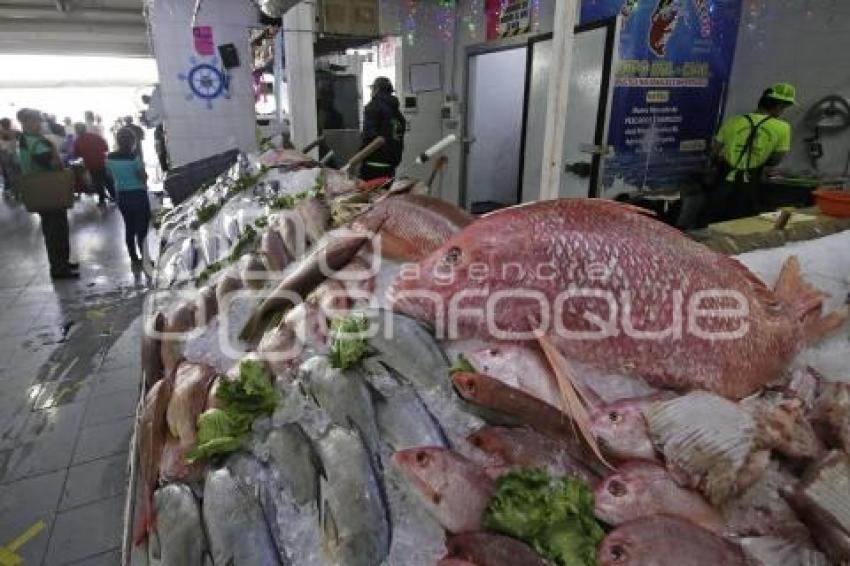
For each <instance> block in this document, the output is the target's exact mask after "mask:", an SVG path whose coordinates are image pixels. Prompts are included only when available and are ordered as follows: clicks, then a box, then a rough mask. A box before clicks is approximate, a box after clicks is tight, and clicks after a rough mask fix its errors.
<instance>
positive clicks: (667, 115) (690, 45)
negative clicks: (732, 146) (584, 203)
mask: <svg viewBox="0 0 850 566" xmlns="http://www.w3.org/2000/svg"><path fill="white" fill-rule="evenodd" d="M617 14H620V15H621V16H622V28H621V30H620V47H619V53H618V56H619V62H618V63H617V67H616V68H615V78H614V93H613V99H612V107H611V121H610V127H609V137H608V145H609V146H611V147H612V148H613V155H610V156H609V157H607V158H606V160H605V165H604V172H603V179H602V183H603V185H604V187H605V194H606V195H608V196H611V194H612V193H617V192H621V191H630V190H634V189H638V190H659V189H670V188H678V187H681V186H683V184H687V183H690V182H692V181H693V180H694V178H695V177H696V176H697V175H698V173H699V172H700V171H701V170H702V169H703V167H704V164H705V156H706V153H707V151H708V149H709V148H710V144H711V138H712V136H713V135H714V133H715V131H716V129H717V127H718V120H719V117H720V112H721V106H722V104H723V100H724V97H725V93H726V90H727V85H728V81H729V74H730V72H731V70H732V59H733V57H734V54H735V43H736V40H737V36H738V23H739V21H740V17H741V0H584V1H583V2H582V8H581V23H583V24H586V23H591V22H595V21H598V20H602V19H606V18H611V17H614V16H616V15H617Z"/></svg>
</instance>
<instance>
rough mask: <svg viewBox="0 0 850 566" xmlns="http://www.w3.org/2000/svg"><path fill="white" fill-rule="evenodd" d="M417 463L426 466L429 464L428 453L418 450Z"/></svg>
mask: <svg viewBox="0 0 850 566" xmlns="http://www.w3.org/2000/svg"><path fill="white" fill-rule="evenodd" d="M416 463H417V464H419V465H420V466H425V465H427V464H428V454H426V453H425V452H417V453H416Z"/></svg>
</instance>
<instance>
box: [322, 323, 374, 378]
mask: <svg viewBox="0 0 850 566" xmlns="http://www.w3.org/2000/svg"><path fill="white" fill-rule="evenodd" d="M368 330H369V321H368V320H367V319H366V317H365V316H364V315H363V314H357V313H356V314H352V315H349V316H347V317H345V318H343V319H339V320H335V321H333V322H332V323H331V333H330V334H331V335H330V342H331V351H330V354H329V355H328V357H329V358H330V360H331V365H332V366H333V367H335V368H338V369H348V368H350V367H351V366H353V365H354V364H356V363H358V362H359V361H360V360H362V359H363V358H365V357H366V354H367V352H368V343H367V340H366V338H367V336H366V333H367V331H368Z"/></svg>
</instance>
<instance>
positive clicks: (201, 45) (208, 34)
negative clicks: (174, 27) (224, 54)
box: [192, 26, 215, 57]
mask: <svg viewBox="0 0 850 566" xmlns="http://www.w3.org/2000/svg"><path fill="white" fill-rule="evenodd" d="M192 35H193V36H194V38H195V51H196V52H197V53H198V55H203V56H205V57H209V56H210V55H214V54H215V43H213V32H212V26H195V27H193V28H192Z"/></svg>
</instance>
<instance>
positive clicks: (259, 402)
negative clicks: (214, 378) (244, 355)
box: [216, 361, 277, 422]
mask: <svg viewBox="0 0 850 566" xmlns="http://www.w3.org/2000/svg"><path fill="white" fill-rule="evenodd" d="M216 397H217V398H218V400H219V401H221V402H222V405H223V406H224V410H225V411H227V413H228V415H230V417H231V419H234V420H238V419H239V418H240V416H249V417H252V419H251V421H252V422H253V419H254V418H256V417H259V416H261V415H264V414H268V415H270V414H271V413H273V412H274V409H275V407H276V406H277V391H275V388H274V385H272V383H271V378H270V376H269V374H268V371H267V370H266V366H265V364H264V363H262V362H256V361H243V362H242V363H241V364H239V379H237V380H235V381H230V380H228V379H222V380H221V383H219V385H218V390H217V391H216Z"/></svg>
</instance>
